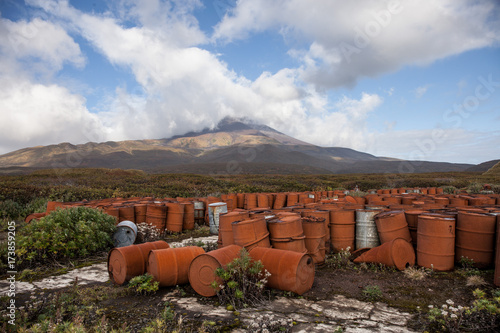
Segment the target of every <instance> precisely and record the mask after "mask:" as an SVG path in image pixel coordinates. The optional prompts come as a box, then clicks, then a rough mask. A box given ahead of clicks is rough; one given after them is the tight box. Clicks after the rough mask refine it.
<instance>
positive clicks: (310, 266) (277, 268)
mask: <svg viewBox="0 0 500 333" xmlns="http://www.w3.org/2000/svg"><path fill="white" fill-rule="evenodd" d="M250 256H251V257H252V258H253V259H254V260H260V261H261V262H262V264H263V265H264V268H265V269H266V270H267V271H268V272H269V273H271V275H270V276H269V277H268V282H267V285H268V286H269V287H271V288H274V289H279V290H285V291H291V292H294V293H297V294H299V295H302V294H303V293H305V292H306V291H308V290H309V289H311V287H312V285H313V282H314V263H313V260H312V258H311V257H310V256H309V255H307V254H303V253H298V252H292V251H283V250H278V249H270V248H261V247H256V248H254V249H252V250H250Z"/></svg>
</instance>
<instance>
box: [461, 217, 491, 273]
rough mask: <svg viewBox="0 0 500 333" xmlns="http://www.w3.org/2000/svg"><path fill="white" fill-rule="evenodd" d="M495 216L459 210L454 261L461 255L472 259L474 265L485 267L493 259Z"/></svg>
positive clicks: (489, 264) (488, 265)
mask: <svg viewBox="0 0 500 333" xmlns="http://www.w3.org/2000/svg"><path fill="white" fill-rule="evenodd" d="M495 229H496V217H495V215H491V214H480V213H470V212H463V211H462V212H459V213H458V216H457V226H456V232H457V233H456V247H455V262H460V259H461V258H462V257H467V258H469V259H472V260H474V264H475V266H476V267H480V268H487V267H490V266H492V265H493V263H494V259H495V257H494V256H495V252H494V251H495Z"/></svg>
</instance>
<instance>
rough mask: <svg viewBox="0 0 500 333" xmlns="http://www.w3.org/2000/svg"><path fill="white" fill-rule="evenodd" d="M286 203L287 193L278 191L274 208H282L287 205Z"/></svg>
mask: <svg viewBox="0 0 500 333" xmlns="http://www.w3.org/2000/svg"><path fill="white" fill-rule="evenodd" d="M285 204H286V194H284V193H277V194H276V197H275V199H274V205H273V208H274V209H281V208H283V207H285Z"/></svg>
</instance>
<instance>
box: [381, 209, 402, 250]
mask: <svg viewBox="0 0 500 333" xmlns="http://www.w3.org/2000/svg"><path fill="white" fill-rule="evenodd" d="M375 224H376V225H377V231H378V236H379V238H380V243H381V244H384V243H386V242H390V241H391V240H393V239H396V238H403V239H405V240H406V241H408V242H409V243H411V235H410V229H408V223H407V222H406V217H405V213H404V212H403V211H390V212H382V213H380V214H377V215H376V216H375Z"/></svg>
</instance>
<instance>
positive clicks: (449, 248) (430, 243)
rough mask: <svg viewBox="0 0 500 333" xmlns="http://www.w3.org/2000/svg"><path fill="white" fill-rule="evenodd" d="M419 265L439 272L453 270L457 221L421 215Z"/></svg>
mask: <svg viewBox="0 0 500 333" xmlns="http://www.w3.org/2000/svg"><path fill="white" fill-rule="evenodd" d="M417 233H418V244H417V264H418V265H419V266H423V267H426V268H432V269H434V270H437V271H449V270H452V269H453V267H454V263H455V219H454V218H450V217H442V216H432V215H419V217H418V230H417Z"/></svg>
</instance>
